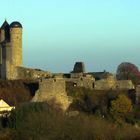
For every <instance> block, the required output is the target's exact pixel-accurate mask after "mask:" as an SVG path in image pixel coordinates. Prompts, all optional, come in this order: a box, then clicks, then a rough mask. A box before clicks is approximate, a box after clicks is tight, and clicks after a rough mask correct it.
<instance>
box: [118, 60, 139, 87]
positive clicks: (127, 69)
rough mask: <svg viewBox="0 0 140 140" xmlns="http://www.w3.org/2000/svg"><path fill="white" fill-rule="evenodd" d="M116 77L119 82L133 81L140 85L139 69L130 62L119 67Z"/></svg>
mask: <svg viewBox="0 0 140 140" xmlns="http://www.w3.org/2000/svg"><path fill="white" fill-rule="evenodd" d="M116 77H117V79H118V80H132V82H133V83H134V84H136V85H137V84H140V72H139V70H138V67H137V66H136V65H134V64H132V63H129V62H123V63H121V64H120V65H119V66H118V68H117V73H116Z"/></svg>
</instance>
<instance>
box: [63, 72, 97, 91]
mask: <svg viewBox="0 0 140 140" xmlns="http://www.w3.org/2000/svg"><path fill="white" fill-rule="evenodd" d="M74 75H75V74H74ZM74 75H72V77H71V78H65V81H66V85H67V87H85V88H89V89H93V87H94V82H95V79H94V78H93V77H92V76H91V75H84V76H81V75H80V77H79V78H78V75H75V76H74Z"/></svg>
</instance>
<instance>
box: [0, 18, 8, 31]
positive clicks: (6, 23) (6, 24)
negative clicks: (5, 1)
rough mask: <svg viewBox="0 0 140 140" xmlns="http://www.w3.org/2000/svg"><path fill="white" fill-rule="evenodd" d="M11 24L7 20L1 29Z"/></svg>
mask: <svg viewBox="0 0 140 140" xmlns="http://www.w3.org/2000/svg"><path fill="white" fill-rule="evenodd" d="M7 26H9V23H8V22H7V21H6V20H5V21H4V23H3V24H2V26H1V29H5V27H7Z"/></svg>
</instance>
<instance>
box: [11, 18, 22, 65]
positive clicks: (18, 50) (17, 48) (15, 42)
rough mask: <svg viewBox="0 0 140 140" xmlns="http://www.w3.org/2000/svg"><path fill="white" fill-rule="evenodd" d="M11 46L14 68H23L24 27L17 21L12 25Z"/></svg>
mask: <svg viewBox="0 0 140 140" xmlns="http://www.w3.org/2000/svg"><path fill="white" fill-rule="evenodd" d="M10 46H11V55H12V64H13V66H22V25H21V23H19V22H17V21H15V22H12V23H11V24H10Z"/></svg>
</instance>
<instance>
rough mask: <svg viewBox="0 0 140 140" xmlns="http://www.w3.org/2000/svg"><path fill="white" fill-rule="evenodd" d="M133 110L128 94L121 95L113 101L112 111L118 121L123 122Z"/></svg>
mask: <svg viewBox="0 0 140 140" xmlns="http://www.w3.org/2000/svg"><path fill="white" fill-rule="evenodd" d="M131 112H132V102H131V100H130V99H129V98H128V97H127V96H125V95H119V96H118V98H117V99H116V100H113V101H112V102H111V108H110V113H111V115H112V116H113V118H114V119H115V120H116V121H118V122H121V121H122V120H124V119H125V118H126V117H127V115H128V114H130V113H131Z"/></svg>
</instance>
